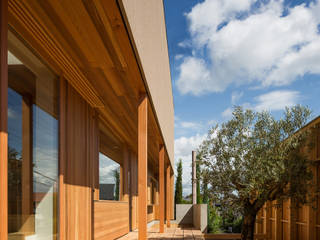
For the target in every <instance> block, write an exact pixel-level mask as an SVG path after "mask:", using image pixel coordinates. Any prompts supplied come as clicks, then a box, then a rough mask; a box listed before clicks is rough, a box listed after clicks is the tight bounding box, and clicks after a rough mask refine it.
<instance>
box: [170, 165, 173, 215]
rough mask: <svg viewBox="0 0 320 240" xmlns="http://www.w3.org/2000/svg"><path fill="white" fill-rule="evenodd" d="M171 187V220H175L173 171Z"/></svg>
mask: <svg viewBox="0 0 320 240" xmlns="http://www.w3.org/2000/svg"><path fill="white" fill-rule="evenodd" d="M170 187H171V189H170V196H171V198H170V201H171V202H170V203H171V204H170V206H171V209H170V213H171V214H170V217H171V219H174V172H173V170H172V171H171V181H170Z"/></svg>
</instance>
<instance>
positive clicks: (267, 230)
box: [266, 201, 272, 239]
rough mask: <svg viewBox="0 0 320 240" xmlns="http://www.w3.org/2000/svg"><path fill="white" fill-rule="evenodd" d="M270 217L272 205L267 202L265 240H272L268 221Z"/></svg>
mask: <svg viewBox="0 0 320 240" xmlns="http://www.w3.org/2000/svg"><path fill="white" fill-rule="evenodd" d="M271 216H272V204H271V202H270V201H269V202H267V206H266V234H267V239H272V235H271V234H272V232H271V221H270V218H271Z"/></svg>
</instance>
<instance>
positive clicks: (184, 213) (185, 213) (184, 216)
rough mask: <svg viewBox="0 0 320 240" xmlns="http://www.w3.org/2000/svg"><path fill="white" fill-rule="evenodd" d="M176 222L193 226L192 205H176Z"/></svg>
mask: <svg viewBox="0 0 320 240" xmlns="http://www.w3.org/2000/svg"><path fill="white" fill-rule="evenodd" d="M176 222H177V224H181V225H193V207H192V204H176Z"/></svg>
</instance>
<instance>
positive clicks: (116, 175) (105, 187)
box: [99, 153, 120, 201]
mask: <svg viewBox="0 0 320 240" xmlns="http://www.w3.org/2000/svg"><path fill="white" fill-rule="evenodd" d="M119 194H120V165H119V164H118V163H117V162H115V161H113V160H112V159H110V158H108V157H107V156H106V155H104V154H102V153H100V154H99V196H100V197H99V199H100V200H116V201H119Z"/></svg>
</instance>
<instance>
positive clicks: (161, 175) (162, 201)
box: [159, 146, 165, 233]
mask: <svg viewBox="0 0 320 240" xmlns="http://www.w3.org/2000/svg"><path fill="white" fill-rule="evenodd" d="M159 185H160V187H159V195H160V196H159V220H160V225H159V228H160V229H159V230H160V233H163V232H164V211H165V210H164V209H165V208H164V206H165V197H164V195H165V194H164V191H165V187H164V146H161V147H160V151H159Z"/></svg>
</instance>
